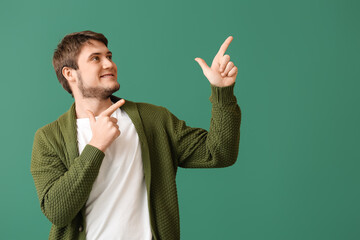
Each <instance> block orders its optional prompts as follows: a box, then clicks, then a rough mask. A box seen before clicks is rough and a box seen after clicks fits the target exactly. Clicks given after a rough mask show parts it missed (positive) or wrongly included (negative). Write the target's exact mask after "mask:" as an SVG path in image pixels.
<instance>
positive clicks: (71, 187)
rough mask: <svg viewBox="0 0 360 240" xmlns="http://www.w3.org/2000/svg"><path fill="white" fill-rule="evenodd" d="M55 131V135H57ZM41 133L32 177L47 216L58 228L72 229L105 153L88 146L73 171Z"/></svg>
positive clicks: (36, 138) (41, 205) (37, 143)
mask: <svg viewBox="0 0 360 240" xmlns="http://www.w3.org/2000/svg"><path fill="white" fill-rule="evenodd" d="M55 130H56V129H52V130H51V131H55ZM50 133H51V132H49V131H47V132H44V131H43V130H41V129H39V130H38V131H37V132H36V134H35V138H34V143H33V151H32V158H31V168H30V170H31V174H32V176H33V179H34V182H35V187H36V190H37V194H38V197H39V201H40V208H41V210H42V212H43V213H44V214H45V216H46V217H47V218H48V219H49V220H50V221H51V222H52V223H53V224H55V225H56V226H58V227H63V226H66V225H68V224H69V223H70V222H71V220H72V219H73V218H74V217H75V216H76V215H77V214H78V213H79V211H80V210H81V208H82V207H83V206H84V204H85V203H86V200H87V198H88V196H89V194H90V191H91V188H92V185H93V182H94V181H95V179H96V177H97V174H98V171H99V168H100V165H101V162H102V160H103V158H104V153H103V152H102V151H100V150H99V149H97V148H95V147H93V146H91V145H86V146H85V148H84V150H83V152H82V153H81V155H80V156H79V157H77V158H76V159H74V163H73V164H72V165H71V167H70V168H69V169H67V168H66V167H65V165H64V164H63V162H62V161H61V159H60V158H59V154H58V152H57V151H59V149H56V147H54V145H53V144H51V142H50V141H48V140H47V134H50Z"/></svg>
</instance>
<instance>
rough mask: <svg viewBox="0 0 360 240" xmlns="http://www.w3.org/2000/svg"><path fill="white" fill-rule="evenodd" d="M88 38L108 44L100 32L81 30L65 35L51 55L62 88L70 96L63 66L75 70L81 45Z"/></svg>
mask: <svg viewBox="0 0 360 240" xmlns="http://www.w3.org/2000/svg"><path fill="white" fill-rule="evenodd" d="M90 39H93V40H97V41H100V42H102V43H104V44H105V46H107V45H108V40H107V39H106V37H105V36H104V35H103V34H101V33H96V32H92V31H82V32H74V33H70V34H68V35H66V36H65V37H64V38H63V39H62V40H61V42H60V43H59V44H58V45H57V48H56V49H55V51H54V55H53V61H52V63H53V66H54V69H55V73H56V76H57V78H58V80H59V82H60V84H61V85H62V86H63V88H64V89H65V90H66V91H68V92H69V93H70V94H71V96H73V94H72V91H71V88H70V85H69V82H68V81H67V79H66V78H65V77H64V75H63V74H62V69H63V67H70V68H73V69H75V70H77V69H78V68H79V67H78V64H77V60H78V56H79V54H80V50H81V48H82V46H83V45H84V44H85V43H86V42H87V41H89V40H90Z"/></svg>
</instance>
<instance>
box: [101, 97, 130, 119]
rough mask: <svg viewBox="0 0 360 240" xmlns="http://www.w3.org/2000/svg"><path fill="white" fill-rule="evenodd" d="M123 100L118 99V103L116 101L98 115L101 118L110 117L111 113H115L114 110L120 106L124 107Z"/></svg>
mask: <svg viewBox="0 0 360 240" xmlns="http://www.w3.org/2000/svg"><path fill="white" fill-rule="evenodd" d="M124 103H125V100H124V99H120V100H119V101H117V102H116V103H114V104H113V105H111V106H110V107H109V108H108V109H106V110H105V111H103V112H102V113H101V114H100V115H101V116H108V117H110V116H111V114H113V112H115V111H116V109H118V108H119V107H121V106H122V105H124Z"/></svg>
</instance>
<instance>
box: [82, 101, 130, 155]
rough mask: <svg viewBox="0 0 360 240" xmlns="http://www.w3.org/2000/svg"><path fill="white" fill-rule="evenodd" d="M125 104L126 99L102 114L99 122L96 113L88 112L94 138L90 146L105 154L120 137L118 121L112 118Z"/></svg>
mask: <svg viewBox="0 0 360 240" xmlns="http://www.w3.org/2000/svg"><path fill="white" fill-rule="evenodd" d="M124 103H125V100H124V99H121V100H119V101H117V102H116V103H114V104H113V105H111V106H110V107H109V108H108V109H106V110H105V111H104V112H102V113H101V114H100V115H99V117H98V119H97V120H96V119H95V116H94V113H93V112H91V111H90V110H87V114H88V116H89V119H90V127H91V131H92V138H91V140H90V142H89V144H90V145H92V146H94V147H96V148H98V149H99V150H101V151H103V152H105V150H106V149H107V148H108V147H109V146H110V145H111V143H112V142H113V141H114V140H115V139H116V138H117V137H119V136H120V130H119V126H118V125H117V119H116V118H114V117H111V114H112V113H113V112H115V111H116V109H118V108H119V107H121V106H122V105H124Z"/></svg>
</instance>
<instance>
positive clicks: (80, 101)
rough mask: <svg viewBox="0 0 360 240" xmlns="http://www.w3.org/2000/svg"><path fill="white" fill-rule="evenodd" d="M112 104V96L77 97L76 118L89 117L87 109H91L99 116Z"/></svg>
mask: <svg viewBox="0 0 360 240" xmlns="http://www.w3.org/2000/svg"><path fill="white" fill-rule="evenodd" d="M111 105H112V102H111V100H110V98H107V99H96V98H82V97H79V98H75V111H76V118H88V117H89V115H88V114H87V112H86V110H90V111H91V112H93V113H94V115H95V116H99V115H100V114H101V113H102V112H103V111H105V110H106V109H108V108H109V107H110V106H111Z"/></svg>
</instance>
